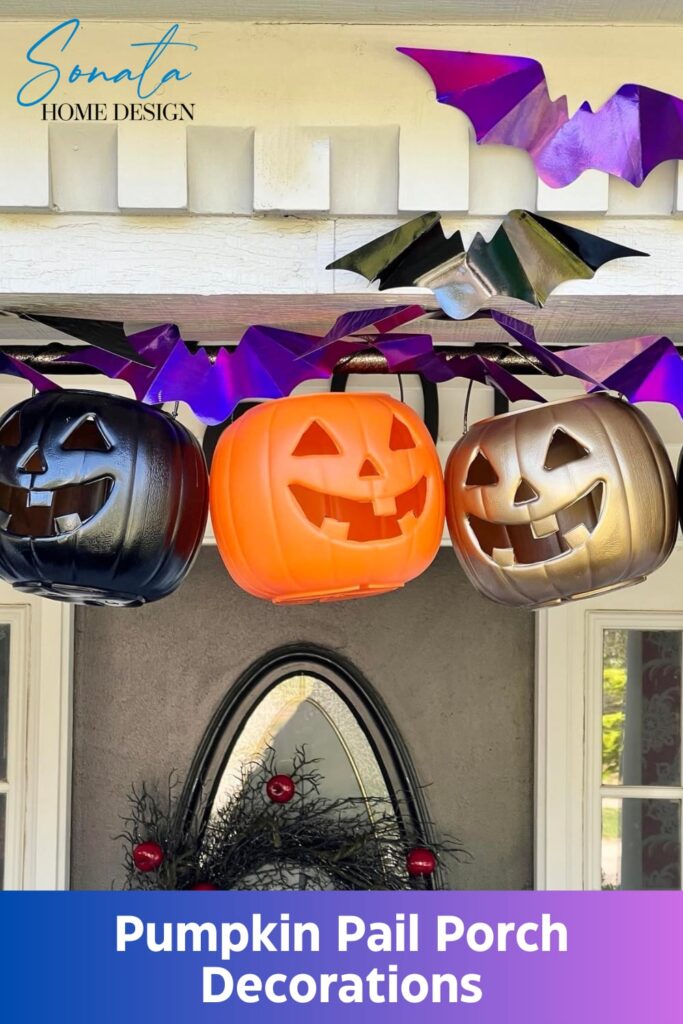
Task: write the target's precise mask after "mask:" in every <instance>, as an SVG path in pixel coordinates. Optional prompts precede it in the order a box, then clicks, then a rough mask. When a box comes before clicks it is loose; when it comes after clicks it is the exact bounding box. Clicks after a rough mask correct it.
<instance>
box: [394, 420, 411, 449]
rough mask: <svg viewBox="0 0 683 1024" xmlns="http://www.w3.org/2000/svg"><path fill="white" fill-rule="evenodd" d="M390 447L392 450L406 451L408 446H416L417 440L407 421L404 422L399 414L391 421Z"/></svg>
mask: <svg viewBox="0 0 683 1024" xmlns="http://www.w3.org/2000/svg"><path fill="white" fill-rule="evenodd" d="M389 447H390V448H391V450H392V452H400V451H405V450H406V449H408V448H414V447H415V441H414V439H413V435H412V434H411V432H410V430H409V429H408V427H407V426H406V425H405V423H402V422H401V420H400V419H398V417H397V416H394V417H393V419H392V421H391V435H390V437H389Z"/></svg>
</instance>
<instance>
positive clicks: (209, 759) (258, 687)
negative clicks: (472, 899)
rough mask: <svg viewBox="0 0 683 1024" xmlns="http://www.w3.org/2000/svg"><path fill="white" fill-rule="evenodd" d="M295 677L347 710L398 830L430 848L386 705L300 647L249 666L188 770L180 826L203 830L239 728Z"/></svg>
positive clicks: (345, 664)
mask: <svg viewBox="0 0 683 1024" xmlns="http://www.w3.org/2000/svg"><path fill="white" fill-rule="evenodd" d="M297 673H303V674H307V675H312V676H315V677H316V678H318V679H320V680H321V681H322V682H324V683H325V684H326V685H327V686H330V687H331V688H332V689H333V690H334V691H335V692H336V693H337V694H338V696H339V697H341V699H342V700H343V701H344V702H345V703H346V704H347V705H348V707H349V708H350V709H351V710H352V712H353V713H354V715H355V717H356V719H357V721H358V723H359V725H360V726H361V728H362V730H363V733H364V735H365V736H366V737H367V739H368V742H369V743H370V746H371V748H372V751H373V754H374V755H375V757H376V759H377V763H378V765H379V767H380V770H381V772H382V775H383V777H384V780H385V783H386V786H387V790H388V791H389V794H390V796H391V800H392V803H393V805H394V809H395V812H396V816H397V820H398V823H399V827H400V828H401V830H402V831H403V833H404V834H405V835H411V834H418V835H421V836H423V837H424V839H425V840H426V841H428V842H429V841H431V840H432V839H433V830H432V824H431V820H430V817H429V813H428V809H427V803H426V800H425V795H424V789H423V787H422V786H420V784H419V781H418V778H417V774H416V772H415V768H414V766H413V762H412V759H411V757H410V754H409V753H408V750H407V748H406V745H405V743H404V741H403V738H402V736H401V733H400V731H399V729H398V727H397V726H396V724H395V722H394V720H393V718H392V716H391V714H390V712H389V710H388V709H387V707H386V705H385V704H384V701H383V700H382V698H381V697H380V696H379V694H378V693H377V691H376V690H375V689H374V687H373V686H372V685H371V683H369V682H368V680H367V679H366V678H365V676H363V674H362V673H361V672H359V670H358V669H357V668H356V667H355V665H353V664H352V663H351V662H349V661H347V660H346V659H345V658H343V657H341V656H340V655H339V654H337V653H336V652H333V651H329V650H327V649H325V648H324V647H319V646H316V645H312V644H305V643H299V644H290V645H287V646H285V647H279V648H276V649H275V650H273V651H270V652H269V653H268V654H266V655H265V656H264V657H262V658H259V660H258V661H256V662H254V663H253V664H252V665H250V666H249V668H248V669H246V671H245V672H243V673H242V675H241V676H240V677H239V678H238V679H237V681H236V682H235V684H234V686H232V687H231V688H230V690H229V691H228V692H227V694H226V696H225V697H224V699H223V701H222V702H221V704H220V706H219V707H218V709H217V711H216V712H215V714H214V716H213V718H212V719H211V721H210V723H209V725H208V728H207V729H206V731H205V733H204V736H203V738H202V741H201V743H200V745H199V748H198V750H197V752H196V754H195V756H194V758H193V761H192V764H191V766H190V771H189V774H188V777H187V780H186V783H185V787H184V789H183V793H182V796H181V799H180V804H179V812H180V814H181V816H182V817H183V819H184V821H185V822H189V821H190V820H191V819H192V818H194V817H197V816H200V820H199V821H197V822H196V825H197V826H198V827H199V828H200V829H201V828H202V827H203V826H204V825H205V823H206V819H207V817H208V815H209V813H210V810H211V807H212V804H213V799H214V796H215V793H216V789H217V787H218V784H219V782H220V779H221V776H222V773H223V771H224V769H225V767H226V765H227V764H228V761H229V758H230V755H231V753H232V751H233V748H234V746H235V742H236V740H237V738H238V736H239V734H240V732H241V730H242V727H243V726H244V723H245V722H246V721H247V719H248V718H249V716H250V715H251V713H252V712H253V711H254V709H255V708H256V706H257V705H258V704H259V703H260V702H261V701H262V700H263V698H264V697H265V696H266V694H268V693H269V692H270V690H272V689H273V688H274V687H276V686H277V685H278V684H279V683H281V682H283V681H284V680H285V679H287V678H289V677H290V676H292V675H295V674H297ZM430 882H431V884H430V886H429V887H430V888H431V887H433V888H441V887H442V884H441V883H442V882H443V879H442V878H441V874H440V872H439V871H437V872H436V874H435V876H434V877H433V879H432V880H430Z"/></svg>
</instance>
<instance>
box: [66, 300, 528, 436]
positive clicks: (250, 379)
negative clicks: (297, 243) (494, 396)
mask: <svg viewBox="0 0 683 1024" xmlns="http://www.w3.org/2000/svg"><path fill="white" fill-rule="evenodd" d="M423 313H424V309H423V307H422V306H392V307H384V308H382V309H365V310H357V311H352V312H348V313H344V314H343V315H342V316H340V317H339V318H338V319H337V320H336V321H335V323H334V324H333V326H332V328H331V329H330V330H329V331H328V333H327V334H326V335H325V336H324V337H323V338H321V337H318V336H316V335H310V334H301V333H299V332H297V331H289V330H283V329H282V328H278V327H264V326H254V327H249V328H247V330H246V331H245V333H244V335H243V337H242V339H241V341H240V343H239V345H238V346H237V348H236V349H235V350H234V351H233V352H229V351H228V350H227V349H220V350H219V352H218V355H217V356H216V361H215V362H212V361H211V360H210V358H209V355H208V353H207V352H206V350H205V349H202V348H200V349H198V351H196V352H191V351H190V349H189V348H188V346H187V345H186V343H185V341H184V340H183V338H182V337H181V336H180V332H179V330H178V328H177V327H176V326H175V325H174V324H163V325H161V326H160V327H154V328H151V329H149V330H146V331H140V332H138V333H137V334H131V335H129V337H128V339H127V341H128V343H129V344H130V345H131V346H132V348H133V349H134V351H135V352H136V353H137V354H138V355H139V356H142V357H143V358H144V359H145V360H146V361H147V362H148V363H150V364H151V365H150V366H143V365H141V364H140V363H138V362H132V361H130V360H128V359H124V358H122V357H120V356H118V355H115V354H113V353H112V352H109V351H106V352H105V351H103V350H100V349H96V348H92V347H89V348H87V349H86V350H84V351H83V350H79V351H78V358H79V360H80V361H81V362H83V363H84V364H86V365H87V366H92V367H94V368H95V369H97V370H100V372H102V373H104V374H106V375H107V376H108V377H117V378H120V379H121V380H125V381H127V382H128V383H129V384H130V385H131V387H132V389H133V391H134V393H135V396H136V398H137V399H138V400H139V401H141V402H147V403H150V404H154V405H156V404H161V403H164V402H175V401H182V402H186V403H187V404H188V405H189V406H190V408H191V409H192V411H193V412H194V413H195V415H196V416H197V417H198V418H199V419H200V420H202V421H203V422H204V423H207V424H217V423H222V422H224V420H226V419H227V418H228V417H229V416H230V414H231V413H232V412H233V410H234V409H235V407H236V406H237V405H238V404H239V403H240V402H241V401H244V400H246V399H250V398H251V399H254V398H256V399H264V398H282V397H283V396H285V395H289V394H290V393H291V392H292V391H293V390H294V388H295V387H296V386H297V385H298V384H301V383H302V382H303V381H305V380H312V379H316V378H317V379H322V380H325V379H328V378H329V377H331V375H332V373H333V371H334V369H335V367H336V366H337V364H338V363H339V361H340V360H341V359H343V358H344V357H345V356H350V355H353V354H355V353H356V352H360V351H363V350H364V349H368V348H374V349H378V350H379V351H380V352H382V354H383V355H385V357H386V359H387V363H388V365H389V367H390V369H391V370H393V371H394V372H396V373H399V372H401V373H422V374H423V375H424V376H425V377H427V378H428V379H429V380H433V381H436V382H439V381H444V380H451V379H452V378H454V377H465V378H468V379H472V380H477V381H480V382H481V383H490V384H491V385H492V386H494V387H497V388H498V389H499V390H500V391H502V392H503V393H504V394H505V395H506V396H507V397H508V398H509V399H510V400H511V401H517V400H519V399H528V400H530V401H539V402H541V401H543V399H542V398H541V397H540V395H538V394H537V393H536V392H535V391H533V390H532V389H531V388H529V387H528V386H527V385H526V384H525V383H524V382H523V381H521V380H518V379H517V378H516V377H514V376H513V375H512V374H511V373H509V372H508V371H507V370H505V369H504V368H503V367H500V366H498V365H497V364H496V363H493V362H491V361H489V360H487V359H485V358H484V357H482V356H479V355H471V356H466V357H462V356H457V355H456V354H454V355H453V356H446V355H444V354H443V353H436V352H434V348H433V344H432V339H431V337H429V336H428V335H424V334H418V335H403V334H390V333H388V332H390V331H391V330H393V329H394V328H395V327H400V326H401V325H402V324H405V323H408V322H409V321H410V320H414V319H416V318H417V317H419V316H421V315H422V314H423ZM371 327H372V328H374V330H375V331H376V332H377V333H374V334H371V335H368V334H362V335H359V334H357V333H356V332H359V331H367V330H368V329H369V328H371ZM69 359H73V356H71V355H70V356H69Z"/></svg>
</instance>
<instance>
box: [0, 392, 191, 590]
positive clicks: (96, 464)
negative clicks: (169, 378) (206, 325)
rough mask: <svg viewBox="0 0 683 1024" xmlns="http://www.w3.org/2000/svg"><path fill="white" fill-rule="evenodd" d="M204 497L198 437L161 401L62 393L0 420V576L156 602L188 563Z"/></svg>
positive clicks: (16, 582) (22, 586)
mask: <svg viewBox="0 0 683 1024" xmlns="http://www.w3.org/2000/svg"><path fill="white" fill-rule="evenodd" d="M207 504H208V479H207V474H206V464H205V462H204V458H203V455H202V453H201V449H200V447H199V444H198V442H197V441H196V439H195V438H193V436H192V435H191V434H190V433H189V431H188V430H186V428H185V427H183V426H182V424H180V423H178V422H177V421H176V420H174V419H172V418H171V417H170V416H167V415H166V414H165V413H163V412H161V411H159V410H157V409H152V408H150V407H149V406H145V405H142V404H140V403H139V402H133V401H131V400H130V399H128V398H122V397H118V396H114V395H104V394H98V393H96V392H89V391H71V390H65V391H62V390H58V391H45V392H43V393H41V394H38V395H35V396H34V397H33V398H29V399H28V400H27V401H25V402H22V403H20V404H19V405H17V406H15V407H14V408H13V409H10V410H8V411H7V412H6V413H5V414H4V415H2V416H0V576H2V578H4V579H6V580H8V581H9V582H10V583H11V584H12V585H13V586H14V587H16V588H17V589H18V590H21V591H23V592H25V593H30V594H42V595H44V596H46V597H52V598H57V599H59V600H65V601H73V602H80V603H86V604H98V605H112V606H121V607H123V606H134V605H139V604H143V603H146V602H148V601H156V600H158V599H159V598H161V597H164V596H165V595H166V594H170V593H171V592H172V591H173V590H175V589H176V587H177V586H179V584H180V583H181V581H182V580H183V578H184V576H185V575H186V573H187V571H188V569H189V568H190V566H191V564H192V561H193V559H194V556H195V554H196V552H197V550H198V547H199V544H200V543H201V538H202V534H203V531H204V524H205V522H206V513H207Z"/></svg>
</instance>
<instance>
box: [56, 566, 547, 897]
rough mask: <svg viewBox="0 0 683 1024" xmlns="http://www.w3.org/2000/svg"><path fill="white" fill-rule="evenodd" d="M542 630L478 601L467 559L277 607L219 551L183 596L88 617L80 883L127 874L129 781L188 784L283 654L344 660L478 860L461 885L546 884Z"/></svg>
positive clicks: (77, 758) (76, 873) (81, 641)
mask: <svg viewBox="0 0 683 1024" xmlns="http://www.w3.org/2000/svg"><path fill="white" fill-rule="evenodd" d="M532 637H533V620H532V616H531V615H530V614H529V613H526V612H522V611H513V610H510V609H505V608H502V607H499V606H497V605H494V604H491V603H490V602H488V601H484V600H483V599H482V598H479V597H478V595H477V594H476V593H475V591H474V590H473V589H472V588H471V586H470V585H469V584H468V583H467V582H466V580H465V578H464V577H463V575H462V573H461V572H460V570H459V568H458V566H457V563H456V561H455V558H454V556H453V554H452V552H450V551H448V550H442V551H441V553H440V554H439V556H438V558H437V560H436V562H435V563H434V564H433V565H432V567H431V568H430V570H429V571H428V572H427V573H425V575H424V576H422V577H421V578H420V579H419V580H417V581H415V582H414V583H412V584H411V585H410V586H409V587H407V588H406V589H405V590H404V591H402V592H398V593H394V594H391V595H387V596H385V597H377V598H373V599H372V600H365V601H351V602H346V603H343V604H335V605H315V606H307V607H302V608H288V609H282V608H279V609H278V608H275V607H272V606H271V605H269V604H266V603H264V602H261V601H257V600H255V599H253V598H251V597H249V596H247V595H246V594H244V593H242V592H241V591H240V590H238V588H237V587H236V586H235V585H234V584H233V583H232V581H231V580H230V578H229V577H228V576H227V574H226V573H225V571H224V569H223V568H222V565H221V563H220V560H219V557H218V554H217V553H216V551H215V549H213V548H205V549H204V550H203V551H202V553H201V555H200V557H199V559H198V562H197V564H196V566H195V568H194V569H193V571H192V573H191V575H190V577H189V579H188V580H187V582H186V583H185V585H184V586H183V587H182V588H181V589H180V591H179V592H178V593H177V594H175V595H174V596H173V597H171V598H168V599H167V600H165V601H161V602H159V603H158V604H155V605H151V606H149V607H147V608H143V609H140V610H136V611H121V610H112V609H79V611H78V614H77V618H76V679H75V703H74V757H73V763H74V777H73V829H72V886H73V887H74V888H79V889H93V888H109V887H110V885H111V883H112V880H115V879H117V877H120V869H119V863H120V859H121V855H120V846H119V844H117V843H116V842H113V841H112V838H111V837H112V836H113V835H115V834H116V833H117V832H118V831H119V829H120V821H119V817H118V816H119V815H120V814H121V813H122V812H123V811H124V809H125V796H126V793H127V791H128V789H129V787H130V784H131V783H132V782H135V781H140V780H142V779H147V780H152V779H155V778H156V779H164V778H165V777H166V776H167V774H168V772H169V770H170V769H172V768H176V769H178V770H179V771H180V772H181V773H183V772H185V771H187V768H188V767H189V764H190V761H191V758H192V755H193V753H194V751H195V749H196V746H197V744H198V743H199V740H200V738H201V736H202V734H203V732H204V729H205V728H206V725H207V723H208V722H209V719H210V718H211V715H212V713H213V711H214V710H215V708H216V706H217V704H218V702H219V701H220V699H221V698H222V696H223V695H224V693H225V692H226V690H227V689H228V688H229V687H230V685H231V683H232V682H233V681H234V680H235V678H236V677H237V676H238V675H239V673H240V672H242V671H243V670H244V669H245V668H246V667H247V666H248V665H249V664H250V663H251V662H252V661H254V660H255V659H256V658H257V657H259V656H261V655H262V654H264V653H265V652H267V651H268V650H269V649H270V648H273V647H277V646H280V645H282V644H285V643H291V642H294V641H301V640H304V641H308V642H312V643H318V644H321V645H324V646H326V647H330V648H334V649H336V650H338V651H340V652H342V653H343V654H344V655H345V657H347V658H349V659H350V660H351V661H353V662H355V664H356V665H357V666H358V667H359V668H360V670H361V671H362V672H363V673H364V674H365V675H366V676H367V678H368V679H369V680H370V682H371V683H372V684H373V685H374V686H375V688H376V689H377V690H378V691H379V692H380V694H381V695H382V697H383V698H384V701H385V702H386V704H387V705H388V707H389V710H390V712H391V713H392V715H393V717H394V719H395V721H396V723H397V724H398V726H399V728H400V729H401V730H402V732H403V736H404V738H405V740H406V743H407V745H408V748H409V750H410V752H411V754H412V757H413V760H414V763H415V766H416V768H417V772H418V775H419V777H420V779H421V781H422V783H423V784H429V789H428V790H427V800H428V804H429V809H430V812H431V815H432V818H433V819H434V820H435V821H436V822H437V823H438V824H439V825H440V826H441V827H442V828H443V829H444V830H448V831H451V832H452V833H454V834H455V835H457V836H458V837H459V838H460V839H461V840H462V841H463V843H464V845H465V846H466V847H467V848H468V849H469V850H470V851H471V852H472V854H473V856H474V860H473V862H472V864H470V865H468V866H462V867H456V868H455V870H454V871H453V874H452V884H453V886H454V887H456V888H468V889H477V888H481V889H486V888H500V889H506V888H508V889H518V888H524V887H529V886H531V884H532V796H533V647H532Z"/></svg>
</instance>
